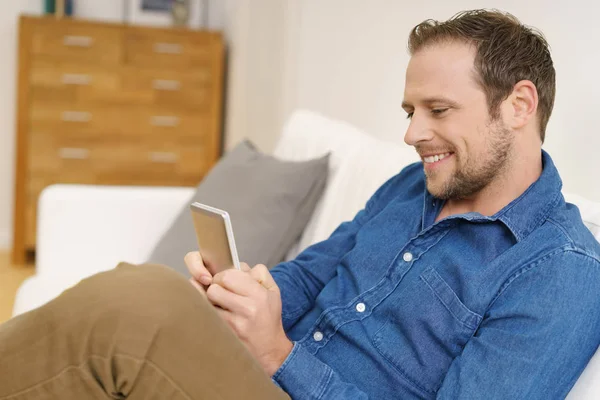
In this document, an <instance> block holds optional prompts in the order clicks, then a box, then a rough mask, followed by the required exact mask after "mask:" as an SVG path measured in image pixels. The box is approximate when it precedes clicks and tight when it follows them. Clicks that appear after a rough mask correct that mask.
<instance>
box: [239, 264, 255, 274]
mask: <svg viewBox="0 0 600 400" xmlns="http://www.w3.org/2000/svg"><path fill="white" fill-rule="evenodd" d="M240 269H241V270H242V271H244V272H248V271H250V270H251V269H252V268H250V266H249V265H248V264H246V263H245V262H243V263H240Z"/></svg>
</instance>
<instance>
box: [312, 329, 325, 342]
mask: <svg viewBox="0 0 600 400" xmlns="http://www.w3.org/2000/svg"><path fill="white" fill-rule="evenodd" d="M313 339H315V342H320V341H321V340H323V333H321V332H319V331H316V332H315V333H314V334H313Z"/></svg>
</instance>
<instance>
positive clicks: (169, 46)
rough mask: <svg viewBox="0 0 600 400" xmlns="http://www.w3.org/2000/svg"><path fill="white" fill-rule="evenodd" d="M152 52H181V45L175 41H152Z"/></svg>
mask: <svg viewBox="0 0 600 400" xmlns="http://www.w3.org/2000/svg"><path fill="white" fill-rule="evenodd" d="M154 52H155V53H158V54H182V53H183V46H182V45H180V44H177V43H154Z"/></svg>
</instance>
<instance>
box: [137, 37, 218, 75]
mask: <svg viewBox="0 0 600 400" xmlns="http://www.w3.org/2000/svg"><path fill="white" fill-rule="evenodd" d="M212 37H213V35H212V34H209V33H198V32H196V33H193V32H190V31H185V30H180V31H177V30H173V31H166V30H151V29H139V28H137V29H136V28H130V29H128V30H127V31H126V33H125V63H127V64H129V65H133V66H138V67H142V68H147V67H149V66H152V67H155V68H156V67H158V68H176V69H187V68H191V67H201V66H208V65H210V64H211V46H212Z"/></svg>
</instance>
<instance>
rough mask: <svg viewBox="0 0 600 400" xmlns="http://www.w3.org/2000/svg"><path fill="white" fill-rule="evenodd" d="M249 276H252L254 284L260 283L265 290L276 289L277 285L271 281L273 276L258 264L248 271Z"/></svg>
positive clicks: (263, 266)
mask: <svg viewBox="0 0 600 400" xmlns="http://www.w3.org/2000/svg"><path fill="white" fill-rule="evenodd" d="M250 276H252V278H254V280H255V281H256V282H258V283H260V284H261V285H262V286H263V287H265V288H266V289H267V290H273V289H276V288H278V286H277V283H276V282H275V280H274V279H273V275H271V273H270V272H269V269H268V268H267V267H266V266H265V265H263V264H258V265H256V266H255V267H254V268H252V270H251V271H250Z"/></svg>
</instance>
